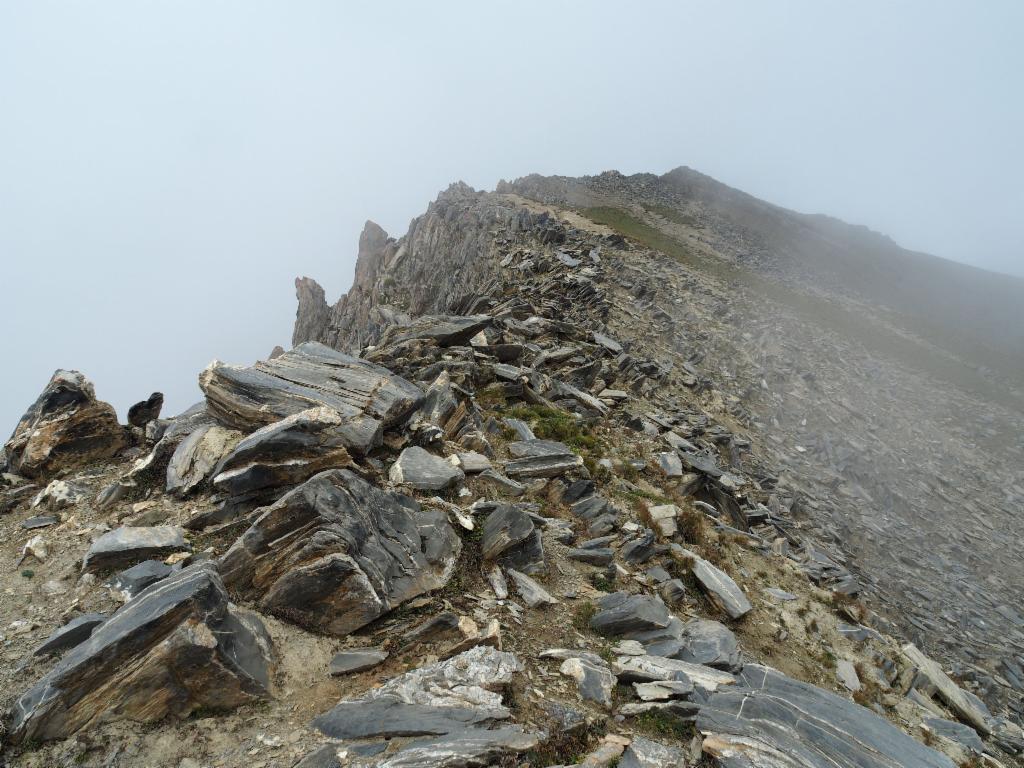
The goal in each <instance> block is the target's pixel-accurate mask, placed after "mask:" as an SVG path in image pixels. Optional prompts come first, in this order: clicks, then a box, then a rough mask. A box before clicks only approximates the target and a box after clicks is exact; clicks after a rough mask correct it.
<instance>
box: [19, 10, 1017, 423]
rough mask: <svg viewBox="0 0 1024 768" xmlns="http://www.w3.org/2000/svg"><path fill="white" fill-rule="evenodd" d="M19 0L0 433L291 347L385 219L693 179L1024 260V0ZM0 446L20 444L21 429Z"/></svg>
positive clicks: (963, 253)
mask: <svg viewBox="0 0 1024 768" xmlns="http://www.w3.org/2000/svg"><path fill="white" fill-rule="evenodd" d="M359 5H360V7H358V8H357V7H354V6H355V4H349V3H342V2H334V1H330V2H328V1H326V0H325V1H323V2H313V1H312V0H288V1H287V2H284V1H283V0H282V1H280V2H258V1H256V0H234V1H233V2H226V1H222V2H217V1H216V0H196V1H195V2H188V1H186V0H173V2H172V1H170V0H168V1H167V2H155V1H151V2H139V0H125V1H124V2H115V1H113V0H93V1H92V2H72V1H71V0H62V1H61V2H47V1H46V0H22V1H17V0H0V311H2V317H3V321H4V322H3V329H4V331H3V333H2V343H3V358H2V359H3V364H2V370H3V377H2V380H0V431H2V432H3V433H4V436H6V434H8V433H9V430H10V429H12V428H13V426H14V424H15V422H16V421H17V419H18V417H19V416H20V415H21V413H22V412H23V411H24V409H25V407H26V406H27V405H28V404H29V403H30V402H31V401H32V400H33V399H34V398H35V397H36V395H37V394H38V393H39V391H40V390H41V389H42V387H43V386H44V385H45V383H46V381H47V379H48V378H49V376H50V374H51V373H52V372H53V370H54V369H55V368H58V367H66V368H78V369H80V370H82V371H84V372H85V373H86V374H87V375H88V376H89V377H91V378H92V379H93V381H94V382H95V384H96V389H97V393H98V395H99V396H100V397H101V398H103V399H106V400H109V401H110V402H112V403H114V404H115V405H116V406H117V408H118V411H119V412H120V414H121V415H122V417H123V416H124V413H125V410H126V409H127V406H128V405H130V404H131V403H132V402H134V401H136V400H139V399H142V398H144V397H145V396H147V395H148V394H149V393H150V392H151V391H153V390H162V391H163V392H165V393H166V395H167V406H166V408H165V412H166V413H171V412H177V411H180V410H182V409H183V408H185V407H187V406H188V405H190V404H191V403H192V402H195V401H196V400H198V399H199V396H200V394H199V390H198V387H197V385H196V377H197V374H198V373H199V371H200V370H202V368H203V367H205V365H206V364H207V363H208V362H209V361H210V360H211V359H213V358H220V359H222V360H226V361H230V362H250V361H252V360H254V359H256V358H259V357H264V356H266V354H267V353H269V351H270V350H271V348H272V347H273V346H274V345H275V344H281V345H285V346H287V344H288V342H289V340H290V338H291V325H292V320H293V318H294V313H295V298H294V287H293V283H292V281H293V279H294V277H295V276H296V275H310V276H313V277H315V278H316V279H317V280H319V281H320V282H321V284H323V285H324V287H325V288H326V289H327V292H328V298H329V300H330V301H332V302H333V301H334V300H335V299H336V298H337V297H338V295H340V294H341V293H342V292H343V291H345V290H346V289H347V288H348V286H349V284H350V281H351V277H352V268H353V263H354V257H355V252H356V244H357V239H358V235H359V231H360V229H361V227H362V224H363V222H364V220H366V219H367V218H372V219H373V220H375V221H377V222H378V223H380V224H381V225H382V226H383V227H384V228H385V229H387V230H388V231H389V232H390V233H391V234H393V235H400V234H402V233H404V231H405V229H406V226H407V224H408V221H409V219H410V218H412V217H413V216H415V215H417V214H418V213H420V212H421V211H422V210H423V209H424V208H425V207H426V205H427V203H428V202H429V201H430V200H432V199H433V198H434V196H435V195H436V193H437V192H438V191H439V190H440V189H442V188H444V187H446V186H447V185H448V184H449V183H450V182H451V181H454V180H457V179H462V180H464V181H466V182H467V183H469V184H471V185H473V186H475V187H477V188H487V189H492V188H493V187H494V185H495V183H496V182H497V181H498V180H499V179H501V178H515V177H517V176H521V175H525V174H528V173H531V172H540V173H547V174H556V173H557V174H567V175H581V174H590V173H598V172H600V171H603V170H608V169H613V168H614V169H618V170H620V171H623V172H625V173H632V172H638V171H653V172H659V173H661V172H664V171H667V170H669V169H671V168H673V167H676V166H679V165H689V166H691V167H693V168H696V169H698V170H700V171H703V172H705V173H708V174H710V175H712V176H714V177H716V178H718V179H720V180H722V181H724V182H726V183H728V184H731V185H733V186H736V187H739V188H741V189H743V190H745V191H747V192H750V193H753V194H755V195H757V196H759V197H763V198H765V199H767V200H770V201H772V202H775V203H778V204H781V205H785V206H787V207H790V208H794V209H797V210H801V211H807V212H824V213H829V214H833V215H835V216H838V217H840V218H843V219H845V220H847V221H850V222H855V223H863V224H867V225H868V226H870V227H872V228H873V229H876V230H879V231H881V232H884V233H886V234H888V235H891V236H892V237H893V238H895V239H896V240H897V241H898V242H899V243H901V244H902V245H904V246H907V247H911V248H915V249H920V250H926V251H930V252H933V253H936V254H938V255H942V256H946V257H949V258H952V259H957V260H960V261H965V262H968V263H972V264H976V265H980V266H984V267H988V268H991V269H995V270H1000V271H1008V272H1013V273H1016V274H1024V234H1022V216H1021V214H1022V212H1024V193H1022V189H1024V186H1022V184H1024V151H1022V149H1021V142H1022V140H1024V138H1022V137H1024V99H1022V98H1021V94H1022V93H1024V46H1022V45H1021V42H1020V41H1021V39H1022V36H1024V3H1021V2H1017V1H1016V0H1010V1H1009V2H995V0H989V1H988V2H984V3H978V2H963V3H953V2H936V0H928V1H927V2H891V1H888V0H887V1H886V2H878V3H872V2H864V1H863V0H861V2H857V3H849V2H834V3H831V2H822V0H812V1H809V2H800V3H797V2H794V3H780V2H773V3H765V2H760V0H751V2H745V3H729V2H720V1H718V0H716V1H715V2H710V0H709V2H704V3H684V2H665V3H654V2H649V3H648V2H630V3H623V2H619V3H599V2H594V1H592V0H590V1H588V2H536V3H533V2H523V0H516V2H504V3H498V2H488V3H469V2H467V3H446V2H437V1H435V2H430V3H421V2H407V3H394V4H390V3H383V2H379V3H372V4H370V3H362V4H359ZM0 439H3V438H0Z"/></svg>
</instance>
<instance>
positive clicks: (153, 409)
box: [128, 392, 164, 428]
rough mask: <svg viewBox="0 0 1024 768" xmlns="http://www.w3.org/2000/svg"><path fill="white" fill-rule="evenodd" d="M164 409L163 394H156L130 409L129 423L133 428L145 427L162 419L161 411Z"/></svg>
mask: <svg viewBox="0 0 1024 768" xmlns="http://www.w3.org/2000/svg"><path fill="white" fill-rule="evenodd" d="M163 407H164V394H163V392H154V393H153V394H151V395H150V396H149V397H147V398H146V399H145V400H142V401H141V402H138V403H135V405H133V406H132V407H131V408H129V409H128V423H129V424H131V425H132V426H133V427H140V428H141V427H145V426H146V425H147V424H149V422H151V421H153V420H154V419H159V418H160V410H161V409H162V408H163Z"/></svg>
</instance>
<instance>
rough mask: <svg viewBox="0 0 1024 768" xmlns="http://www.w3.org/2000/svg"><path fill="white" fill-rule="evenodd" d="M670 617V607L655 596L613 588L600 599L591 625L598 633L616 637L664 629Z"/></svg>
mask: <svg viewBox="0 0 1024 768" xmlns="http://www.w3.org/2000/svg"><path fill="white" fill-rule="evenodd" d="M669 618H670V615H669V612H668V608H666V607H665V604H664V603H663V602H662V601H661V600H659V599H658V598H656V597H651V596H650V595H630V594H628V593H626V592H613V593H612V594H610V595H605V596H604V597H602V598H600V599H598V601H597V612H596V613H595V614H594V615H593V616H592V617H591V619H590V628H591V629H593V630H594V631H595V632H597V633H598V634H599V635H605V636H612V637H614V636H621V635H629V634H631V633H634V632H645V631H648V630H651V629H662V628H664V627H667V626H668V622H669Z"/></svg>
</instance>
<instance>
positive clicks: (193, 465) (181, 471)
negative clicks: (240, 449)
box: [167, 424, 242, 496]
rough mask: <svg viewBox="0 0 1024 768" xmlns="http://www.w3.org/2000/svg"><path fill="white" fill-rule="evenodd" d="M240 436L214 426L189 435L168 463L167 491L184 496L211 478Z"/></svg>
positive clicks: (204, 427)
mask: <svg viewBox="0 0 1024 768" xmlns="http://www.w3.org/2000/svg"><path fill="white" fill-rule="evenodd" d="M241 436H242V435H241V433H240V432H237V431H235V430H231V429H225V428H224V427H221V426H217V425H216V424H204V425H202V426H200V427H199V428H198V429H196V430H194V431H193V432H192V433H190V434H189V435H188V437H186V438H185V439H184V440H182V441H181V442H180V443H179V444H178V447H177V448H175V449H174V453H173V454H172V456H171V460H170V462H169V463H168V464H167V492H168V493H171V494H174V495H175V496H185V495H187V494H189V493H191V492H193V491H195V490H197V489H198V488H199V487H200V486H202V484H203V483H205V482H206V481H207V480H208V479H209V478H210V477H212V476H213V472H214V469H215V468H216V467H217V464H218V463H219V462H220V460H221V459H222V458H223V457H224V456H225V455H226V454H227V453H228V452H229V451H230V450H231V449H232V447H233V446H234V445H235V443H236V442H237V441H238V440H239V438H241Z"/></svg>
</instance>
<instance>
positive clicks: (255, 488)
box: [213, 407, 380, 497]
mask: <svg viewBox="0 0 1024 768" xmlns="http://www.w3.org/2000/svg"><path fill="white" fill-rule="evenodd" d="M379 441H380V430H379V429H375V430H374V431H373V433H372V434H368V435H365V434H352V430H351V424H350V423H349V422H346V421H345V420H344V419H342V417H341V415H340V414H339V413H338V412H337V411H335V410H333V409H331V408H325V407H318V408H309V409H307V410H305V411H299V412H298V413H294V414H292V415H291V416H285V417H284V418H283V419H281V420H280V421H275V422H274V423H273V424H268V425H267V426H265V427H261V428H260V429H257V430H256V431H255V432H253V433H252V434H251V435H248V436H246V437H244V438H243V439H242V440H240V441H239V442H238V444H237V445H235V446H234V448H233V449H232V450H231V452H230V453H228V454H227V455H226V456H225V457H224V458H222V459H221V460H220V462H219V463H218V464H217V466H216V468H215V469H214V471H213V487H214V488H215V489H216V490H217V491H221V492H223V493H226V494H228V495H229V496H235V497H239V496H244V495H247V494H252V493H257V492H263V491H266V490H268V489H271V488H284V487H288V486H293V485H298V484H299V483H301V482H303V481H305V480H308V479H309V478H311V477H312V476H313V475H315V474H317V473H318V472H322V471H324V470H325V469H330V468H332V467H344V466H347V465H348V464H350V463H351V457H350V456H349V453H348V450H347V449H348V448H353V450H356V451H358V452H365V451H366V450H368V449H369V448H370V447H371V446H372V445H374V444H375V443H379Z"/></svg>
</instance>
